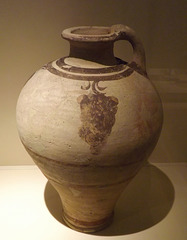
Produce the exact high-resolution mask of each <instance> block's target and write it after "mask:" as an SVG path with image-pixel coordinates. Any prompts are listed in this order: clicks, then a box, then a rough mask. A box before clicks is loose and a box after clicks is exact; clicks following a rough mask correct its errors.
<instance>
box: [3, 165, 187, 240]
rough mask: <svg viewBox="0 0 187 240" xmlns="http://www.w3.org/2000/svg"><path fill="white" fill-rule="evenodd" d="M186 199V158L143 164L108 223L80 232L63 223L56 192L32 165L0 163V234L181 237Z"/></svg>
mask: <svg viewBox="0 0 187 240" xmlns="http://www.w3.org/2000/svg"><path fill="white" fill-rule="evenodd" d="M143 182H144V184H142V183H143ZM186 200H187V164H186V163H171V164H169V163H157V164H148V165H146V166H145V167H143V168H142V170H141V171H140V172H139V173H138V175H137V176H136V177H135V178H134V180H133V181H132V182H131V183H130V184H129V186H128V187H127V190H126V191H125V192H124V194H122V196H121V198H120V199H119V201H118V204H117V206H116V209H115V216H114V220H113V223H112V224H111V225H110V226H109V227H108V228H106V229H104V230H102V231H100V232H97V233H94V234H85V233H80V232H77V231H74V230H72V229H70V228H69V227H67V226H66V225H65V224H64V223H63V220H62V219H61V210H62V207H61V203H60V199H59V197H58V194H57V193H56V191H55V190H54V188H53V187H52V186H51V185H50V183H49V182H48V181H47V179H46V178H45V177H44V176H43V174H42V173H41V172H40V170H39V169H38V168H37V167H36V166H34V165H33V166H1V167H0V226H1V227H0V229H1V230H0V239H6V240H12V239H14V240H18V239H19V240H23V239H27V240H31V239H32V240H33V239H35V240H43V239H45V240H51V239H55V240H61V239H65V240H74V239H76V240H92V239H93V240H100V239H103V240H106V239H110V240H114V239H115V240H117V239H119V240H135V239H138V240H150V239H151V240H159V239H161V240H163V239H164V240H176V239H178V240H185V239H186V236H187V226H186V219H187V203H186Z"/></svg>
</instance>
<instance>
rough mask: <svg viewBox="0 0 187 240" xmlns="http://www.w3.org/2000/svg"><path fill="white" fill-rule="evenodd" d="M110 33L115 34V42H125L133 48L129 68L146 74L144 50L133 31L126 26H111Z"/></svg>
mask: <svg viewBox="0 0 187 240" xmlns="http://www.w3.org/2000/svg"><path fill="white" fill-rule="evenodd" d="M111 33H113V34H115V35H116V37H115V40H114V41H118V40H127V41H129V42H130V44H131V45H132V48H133V59H132V62H131V63H130V64H128V65H129V66H132V68H136V70H137V71H141V72H142V73H143V74H144V75H147V73H146V63H145V50H144V47H143V44H142V42H141V41H140V40H139V39H138V38H137V37H136V34H135V31H134V30H133V29H131V28H130V27H128V26H125V25H121V24H117V25H113V26H111Z"/></svg>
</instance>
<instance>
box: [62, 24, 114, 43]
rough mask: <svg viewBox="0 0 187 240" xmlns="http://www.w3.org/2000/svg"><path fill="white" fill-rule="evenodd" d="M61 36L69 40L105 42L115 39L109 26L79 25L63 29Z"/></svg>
mask: <svg viewBox="0 0 187 240" xmlns="http://www.w3.org/2000/svg"><path fill="white" fill-rule="evenodd" d="M62 37H63V38H64V39H67V40H71V41H81V42H107V41H115V40H116V37H117V35H116V33H115V32H114V31H112V29H111V27H104V26H79V27H71V28H67V29H65V30H63V31H62Z"/></svg>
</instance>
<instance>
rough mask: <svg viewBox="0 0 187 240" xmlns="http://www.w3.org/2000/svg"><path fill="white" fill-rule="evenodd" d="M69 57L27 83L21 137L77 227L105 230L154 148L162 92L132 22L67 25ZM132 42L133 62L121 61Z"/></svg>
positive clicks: (20, 109) (68, 220) (65, 214)
mask: <svg viewBox="0 0 187 240" xmlns="http://www.w3.org/2000/svg"><path fill="white" fill-rule="evenodd" d="M62 37H63V38H64V39H66V40H67V41H69V43H70V53H69V56H66V57H62V58H60V59H58V60H55V61H52V62H49V63H48V64H46V65H44V66H43V67H42V68H41V69H40V70H38V71H36V72H35V73H34V75H33V76H32V77H31V78H30V79H29V80H28V81H27V82H26V84H25V86H24V87H23V89H22V91H21V93H20V96H19V99H18V102H17V126H18V132H19V135H20V139H21V141H22V143H23V145H24V147H25V148H26V150H27V152H28V153H29V154H30V156H31V157H32V158H33V160H34V162H35V163H36V165H37V166H38V167H39V168H40V169H41V171H42V172H43V174H44V175H45V176H46V177H47V179H48V180H49V182H50V183H51V184H52V185H53V186H54V188H55V189H56V190H57V192H58V193H59V195H60V198H61V201H62V206H63V213H62V216H63V218H64V220H65V222H66V223H67V225H68V226H70V227H71V228H73V229H76V230H78V231H82V232H94V231H98V230H100V229H102V228H104V227H106V226H107V225H109V224H110V223H111V221H112V217H113V213H114V208H115V204H116V201H117V200H118V198H119V197H120V194H121V193H122V191H123V190H124V189H125V187H126V186H127V184H128V183H129V182H130V181H131V179H132V178H133V177H134V176H135V175H136V174H137V172H138V171H139V170H140V168H141V167H142V166H143V165H144V163H145V162H146V161H147V159H148V157H149V155H150V154H151V152H152V151H153V149H154V147H155V145H156V143H157V141H158V138H159V135H160V132H161V127H162V119H163V113H162V104H161V100H160V97H159V95H158V93H157V91H156V89H155V87H154V86H153V83H152V82H151V81H150V80H149V78H148V76H147V73H146V66H145V53H144V48H143V45H142V43H141V41H140V40H139V39H138V38H137V37H136V34H135V32H134V31H133V30H132V29H131V28H129V27H127V26H124V25H113V26H111V27H99V26H93V27H90V26H81V27H73V28H69V29H66V30H64V31H63V32H62ZM118 40H127V41H129V42H130V44H131V45H132V48H133V56H132V61H131V62H129V63H127V62H125V61H124V60H121V59H119V58H116V57H115V56H114V53H113V48H114V43H115V42H116V41H118Z"/></svg>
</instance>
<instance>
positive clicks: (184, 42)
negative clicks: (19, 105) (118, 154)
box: [0, 0, 187, 165]
mask: <svg viewBox="0 0 187 240" xmlns="http://www.w3.org/2000/svg"><path fill="white" fill-rule="evenodd" d="M186 13H187V1H186V0H141V1H140V0H0V142H1V147H0V165H20V164H21V165H25V164H33V161H32V159H31V158H30V157H29V156H28V155H27V153H26V152H25V150H24V148H23V146H22V145H21V142H20V140H19V137H18V134H17V129H16V122H15V108H16V101H17V98H18V96H19V93H20V91H21V88H22V87H23V85H24V83H25V82H26V80H27V79H28V78H29V77H30V75H31V74H32V73H33V72H35V71H36V70H37V69H39V68H40V67H41V66H43V65H44V64H45V63H47V62H49V61H51V60H54V59H57V58H59V57H61V56H64V55H68V50H69V45H68V43H67V42H66V41H65V40H62V39H61V36H60V34H61V31H62V30H63V29H65V28H69V27H72V26H79V25H101V26H102V25H103V26H110V25H112V24H117V23H121V24H125V25H128V26H130V27H132V28H133V29H134V30H135V31H136V33H137V35H138V36H139V37H140V38H141V40H142V42H143V44H144V47H145V50H146V58H147V69H148V72H149V74H150V77H151V79H152V80H153V82H154V83H155V85H156V86H157V89H158V91H159V92H160V95H161V98H162V100H163V105H164V112H165V122H164V126H163V131H162V135H161V138H160V140H159V143H158V145H157V147H156V149H155V151H154V153H153V154H152V156H151V157H150V161H152V162H184V161H187V147H186V142H187V124H186V123H187V31H186V29H187V17H186V15H187V14H186ZM115 53H116V56H118V57H120V58H122V59H124V60H127V61H129V60H130V59H131V56H132V49H131V47H130V45H129V44H128V43H126V42H124V41H122V42H121V41H120V42H118V43H117V44H116V46H115Z"/></svg>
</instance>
